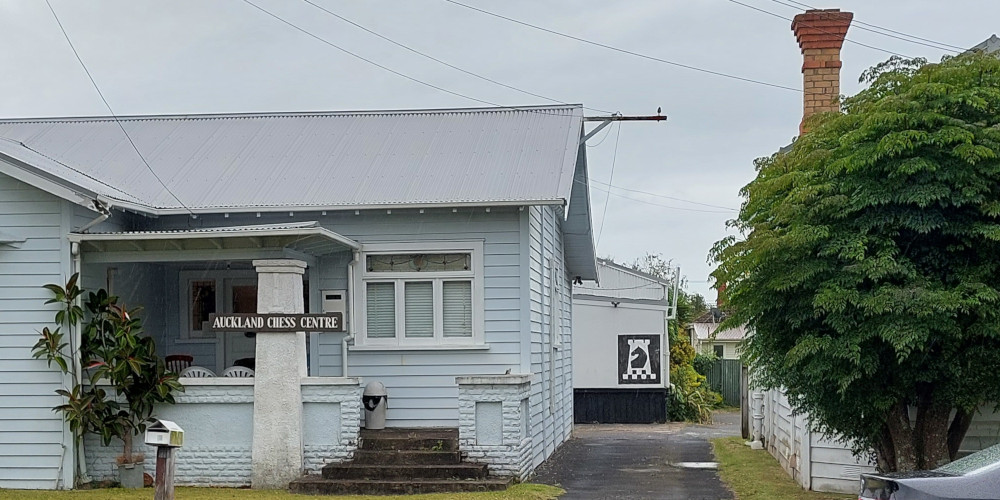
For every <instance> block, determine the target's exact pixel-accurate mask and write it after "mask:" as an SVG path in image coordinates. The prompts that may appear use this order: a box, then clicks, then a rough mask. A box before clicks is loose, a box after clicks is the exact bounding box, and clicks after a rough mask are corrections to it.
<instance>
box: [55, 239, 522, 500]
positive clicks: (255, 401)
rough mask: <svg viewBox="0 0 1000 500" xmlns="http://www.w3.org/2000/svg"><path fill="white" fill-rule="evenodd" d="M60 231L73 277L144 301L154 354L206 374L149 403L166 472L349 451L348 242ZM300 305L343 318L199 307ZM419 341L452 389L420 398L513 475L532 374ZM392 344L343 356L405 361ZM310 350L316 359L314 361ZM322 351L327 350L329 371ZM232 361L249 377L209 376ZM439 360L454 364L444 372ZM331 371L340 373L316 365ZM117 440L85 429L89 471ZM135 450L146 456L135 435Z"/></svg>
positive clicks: (466, 443)
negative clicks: (170, 448) (270, 318)
mask: <svg viewBox="0 0 1000 500" xmlns="http://www.w3.org/2000/svg"><path fill="white" fill-rule="evenodd" d="M71 241H72V242H73V250H74V262H75V266H76V269H77V270H80V271H81V275H82V283H83V286H84V287H85V288H88V289H96V288H101V287H104V288H106V289H108V290H109V292H111V293H112V294H114V295H118V296H119V297H121V298H122V301H123V302H124V304H125V305H126V306H127V307H134V306H138V305H143V306H144V310H143V311H142V313H141V314H140V316H141V318H142V319H143V324H144V330H145V332H146V333H147V334H149V335H151V336H152V337H154V339H155V340H156V343H157V346H158V351H159V353H160V355H161V356H170V355H182V356H184V357H190V359H191V361H190V365H191V366H194V367H201V368H204V369H206V370H207V371H210V372H212V373H214V375H215V376H210V377H197V378H195V377H181V379H180V381H181V383H182V384H183V385H184V387H185V392H184V393H183V394H178V395H177V398H176V400H177V404H175V405H164V406H162V407H159V408H158V409H157V412H156V413H155V416H156V417H157V418H161V419H166V420H171V421H174V422H176V423H178V424H179V425H180V426H181V427H182V428H184V429H185V430H186V431H187V432H188V435H187V438H186V445H185V447H183V448H182V449H180V450H179V451H178V455H177V464H178V465H177V472H176V476H175V481H176V483H177V484H178V485H200V486H240V487H245V486H253V487H255V488H284V487H286V486H287V485H288V483H289V481H291V480H293V479H296V478H299V477H301V476H302V475H303V474H316V473H319V472H320V470H321V469H322V468H323V467H324V465H327V464H331V463H339V462H344V461H348V460H351V459H352V458H353V457H354V455H355V451H356V450H357V449H358V447H359V446H360V445H359V443H360V437H359V433H360V430H361V428H362V425H363V415H362V411H361V391H362V386H363V384H364V381H362V378H361V377H348V376H345V375H346V373H347V370H346V360H347V351H348V341H349V340H350V339H351V338H353V336H354V327H353V325H352V324H351V323H352V319H353V318H355V317H357V316H356V315H355V314H354V312H355V311H354V309H353V305H352V297H351V295H352V294H351V289H352V287H351V284H352V283H353V282H354V280H353V273H354V267H353V266H354V265H356V263H357V261H358V259H357V256H358V255H359V253H360V249H361V245H360V244H358V243H356V242H354V241H353V240H351V239H349V238H346V237H343V236H340V235H337V234H336V233H333V232H331V231H328V230H326V229H323V228H322V227H319V226H318V225H316V224H315V223H299V224H292V225H289V226H278V225H268V226H253V227H231V228H218V229H211V230H195V231H162V232H144V233H106V234H74V235H71ZM303 312H309V313H330V312H341V313H342V314H343V315H344V319H345V320H346V324H347V328H346V329H345V330H346V331H345V332H343V333H318V332H296V333H268V332H263V331H261V332H251V331H248V332H242V331H241V332H226V333H221V332H215V331H212V330H211V328H209V326H208V322H209V317H210V315H212V314H229V313H265V314H266V313H280V314H298V313H303ZM331 346H335V347H334V352H332V353H331V352H330V351H331V349H330V347H331ZM421 347H423V348H424V349H422V350H417V353H416V355H417V356H420V357H421V359H423V358H430V357H433V358H432V359H441V360H446V359H452V360H453V361H451V362H443V363H442V365H441V366H440V368H439V373H440V374H441V375H438V376H439V377H448V378H450V380H451V381H452V382H453V384H454V385H452V386H451V388H447V389H446V390H447V392H449V393H451V394H441V395H439V396H436V397H435V398H434V399H433V400H432V401H433V404H434V405H436V406H439V407H442V408H445V409H446V411H449V413H451V415H452V416H451V418H450V420H451V421H453V422H454V423H455V424H453V425H455V427H454V428H455V430H456V433H457V434H458V435H459V438H460V439H459V440H458V444H456V446H457V447H458V448H459V449H460V451H461V455H462V456H463V457H465V458H467V459H468V460H470V461H472V462H476V463H479V464H483V466H484V467H486V468H488V470H489V471H490V473H492V474H494V475H499V476H504V477H514V478H519V479H523V478H524V477H526V475H527V473H528V472H529V470H530V467H531V460H532V457H531V449H532V438H531V436H530V435H529V434H530V433H529V426H528V407H529V403H528V402H529V390H528V388H529V387H530V380H531V377H530V376H525V375H510V376H502V375H501V376H492V377H487V378H483V377H479V376H469V375H479V373H477V372H479V370H481V369H482V368H481V367H478V366H475V365H472V364H469V363H463V362H461V361H459V360H458V358H461V357H462V356H463V352H462V350H463V349H471V350H473V351H476V352H483V351H485V350H486V349H488V345H479V346H473V347H465V348H462V347H456V346H451V347H450V349H446V350H441V351H438V352H437V353H435V352H434V351H432V350H427V349H426V346H421ZM391 352H392V351H391V350H390V349H388V348H383V349H382V350H365V349H361V350H359V352H358V353H356V355H357V356H361V357H363V358H364V359H371V360H375V362H374V363H372V364H370V365H368V364H364V365H362V366H363V367H364V371H365V375H367V376H369V377H370V378H371V379H379V378H380V376H379V375H378V374H379V373H384V374H394V375H402V374H404V373H405V372H401V371H400V370H401V369H404V368H405V366H404V365H406V364H407V363H406V361H405V358H406V355H403V354H398V353H397V354H389V353H391ZM397 352H398V351H397ZM321 356H322V357H323V359H325V360H327V362H326V363H325V364H322V365H321V364H320V363H318V360H319V359H320V358H321ZM352 357H353V355H352ZM393 357H398V358H400V361H399V363H398V364H395V365H394V366H386V365H385V364H384V361H383V360H386V359H392V358H393ZM331 358H333V359H336V360H338V361H340V366H336V367H334V369H333V370H331V367H330V363H329V360H330V359H331ZM232 366H250V367H251V368H253V370H254V371H253V374H252V377H246V378H238V377H229V376H221V375H222V374H223V373H225V372H226V371H227V368H229V367H232ZM356 366H357V365H356ZM452 370H462V371H459V372H458V374H459V376H457V377H456V375H454V374H452V373H453V372H451V371H452ZM465 370H470V371H471V372H472V373H468V375H466V373H467V372H465ZM331 371H333V374H334V375H339V376H317V375H320V374H322V375H330V374H331ZM359 371H360V370H359ZM366 378H367V377H366ZM424 390H425V389H423V388H420V387H416V388H414V389H413V390H410V391H409V392H411V393H412V395H410V396H409V397H410V398H413V399H416V398H418V397H424V396H423V391H424ZM404 394H405V393H404V392H402V391H400V392H398V393H395V394H391V395H390V398H392V397H395V396H402V395H404ZM449 407H450V408H449ZM397 411H400V410H397ZM404 411H405V412H413V413H416V412H415V411H414V410H404ZM452 412H453V413H452ZM404 416H405V415H404ZM446 425H447V424H446ZM120 449H121V446H120V444H119V445H115V444H112V445H111V446H110V447H103V446H100V444H99V442H98V440H97V439H94V438H93V437H92V436H91V437H88V439H87V441H86V442H85V447H84V450H85V463H86V465H87V469H88V474H89V475H90V476H91V477H92V478H95V479H114V478H115V477H116V476H117V472H116V465H115V460H114V459H115V457H116V456H117V455H118V454H119V453H120ZM136 451H138V452H140V453H144V454H145V455H146V457H148V458H151V457H153V456H155V450H154V449H152V448H149V447H145V446H144V445H137V450H136ZM148 463H149V460H147V464H148ZM147 467H150V466H149V465H147Z"/></svg>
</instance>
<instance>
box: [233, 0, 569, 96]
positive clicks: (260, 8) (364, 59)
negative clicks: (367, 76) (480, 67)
mask: <svg viewBox="0 0 1000 500" xmlns="http://www.w3.org/2000/svg"><path fill="white" fill-rule="evenodd" d="M243 2H244V3H246V4H248V5H250V6H251V7H253V8H255V9H257V10H259V11H261V12H263V13H265V14H267V15H268V16H271V17H273V18H274V19H277V20H278V21H280V22H281V23H283V24H285V25H287V26H289V27H291V28H293V29H295V30H296V31H299V32H301V33H304V34H305V35H308V36H309V37H311V38H314V39H316V40H318V41H320V42H322V43H324V44H326V45H329V46H330V47H333V48H335V49H337V50H339V51H341V52H343V53H344V54H347V55H349V56H351V57H353V58H355V59H358V60H361V61H364V62H366V63H368V64H370V65H372V66H375V67H376V68H380V69H382V70H384V71H388V72H389V73H392V74H394V75H396V76H399V77H402V78H405V79H407V80H410V81H411V82H414V83H419V84H420V85H423V86H426V87H430V88H432V89H434V90H438V91H441V92H444V93H447V94H451V95H453V96H457V97H461V98H463V99H468V100H470V101H475V102H478V103H481V104H488V105H490V106H496V107H499V108H505V109H512V110H520V111H530V112H535V113H540V114H554V113H548V112H545V111H541V110H534V109H526V108H523V107H517V106H504V105H502V104H497V103H495V102H492V101H487V100H484V99H479V98H476V97H472V96H470V95H466V94H462V93H460V92H455V91H454V90H448V89H446V88H444V87H440V86H438V85H434V84H433V83H429V82H425V81H423V80H420V79H418V78H414V77H412V76H410V75H407V74H405V73H401V72H399V71H396V70H394V69H392V68H390V67H388V66H385V65H383V64H379V63H377V62H375V61H373V60H371V59H368V58H366V57H364V56H362V55H360V54H356V53H354V52H351V51H349V50H347V49H345V48H343V47H341V46H339V45H337V44H335V43H333V42H331V41H329V40H327V39H325V38H323V37H321V36H319V35H316V34H314V33H312V32H311V31H308V30H306V29H305V28H301V27H299V26H298V25H296V24H294V23H292V22H290V21H287V20H285V19H284V18H282V17H281V16H278V15H277V14H275V13H273V12H271V11H269V10H267V9H265V8H263V7H261V6H259V5H257V4H255V3H253V2H251V1H250V0H243Z"/></svg>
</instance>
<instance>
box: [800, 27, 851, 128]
mask: <svg viewBox="0 0 1000 500" xmlns="http://www.w3.org/2000/svg"><path fill="white" fill-rule="evenodd" d="M853 18H854V14H852V13H850V12H841V11H840V9H824V10H807V11H805V12H804V13H802V14H799V15H797V16H795V19H793V20H792V31H794V32H795V39H796V40H797V41H798V42H799V48H800V49H802V90H803V92H804V94H803V95H804V98H803V106H802V122H801V123H800V124H799V134H804V133H806V132H807V131H806V129H805V128H804V124H805V121H806V119H807V118H809V117H810V116H812V115H813V114H815V113H822V112H825V111H840V66H841V62H840V47H841V46H843V45H844V37H845V36H847V28H849V27H850V26H851V20H852V19H853Z"/></svg>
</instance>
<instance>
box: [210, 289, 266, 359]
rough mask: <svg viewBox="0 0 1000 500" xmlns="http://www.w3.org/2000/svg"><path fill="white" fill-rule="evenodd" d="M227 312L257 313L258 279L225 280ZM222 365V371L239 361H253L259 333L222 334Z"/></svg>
mask: <svg viewBox="0 0 1000 500" xmlns="http://www.w3.org/2000/svg"><path fill="white" fill-rule="evenodd" d="M225 284H226V286H225V290H226V297H225V312H227V313H236V314H252V313H256V312H257V279H256V278H230V279H226V280H225ZM219 335H220V336H221V342H222V363H221V365H222V366H221V367H220V369H223V368H226V367H230V366H233V365H234V364H235V363H236V361H237V360H240V359H247V358H250V359H253V358H254V357H255V356H256V354H257V340H256V336H257V332H231V333H220V334H219Z"/></svg>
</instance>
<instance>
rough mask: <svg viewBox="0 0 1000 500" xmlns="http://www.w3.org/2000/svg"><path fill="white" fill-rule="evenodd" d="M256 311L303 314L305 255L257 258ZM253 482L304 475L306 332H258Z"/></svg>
mask: <svg viewBox="0 0 1000 500" xmlns="http://www.w3.org/2000/svg"><path fill="white" fill-rule="evenodd" d="M253 265H254V267H255V268H256V269H257V312H258V313H260V314H267V313H286V314H301V313H302V312H303V308H304V302H303V296H302V275H303V274H304V273H305V269H306V263H305V262H302V261H300V260H291V259H280V260H255V261H253ZM256 356H257V359H256V361H255V362H256V367H255V369H254V371H255V374H254V375H255V376H254V390H253V458H252V476H251V483H250V484H251V486H252V487H253V488H255V489H285V488H288V483H290V482H291V481H293V480H295V479H298V478H299V477H301V476H302V385H301V383H302V378H304V377H305V376H306V375H307V370H306V334H305V332H295V333H266V332H259V333H257V354H256Z"/></svg>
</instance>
